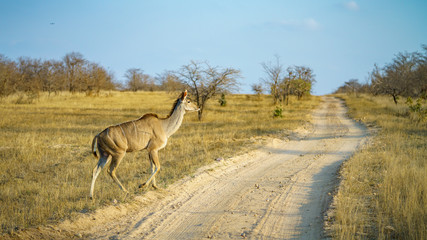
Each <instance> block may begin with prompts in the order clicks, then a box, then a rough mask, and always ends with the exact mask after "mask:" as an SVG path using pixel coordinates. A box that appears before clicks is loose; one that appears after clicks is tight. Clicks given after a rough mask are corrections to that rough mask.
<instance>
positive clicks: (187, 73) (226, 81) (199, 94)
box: [176, 61, 241, 121]
mask: <svg viewBox="0 0 427 240" xmlns="http://www.w3.org/2000/svg"><path fill="white" fill-rule="evenodd" d="M176 75H177V77H178V78H179V79H180V80H181V81H182V82H183V83H184V84H186V85H187V86H188V87H189V88H190V91H191V94H192V96H194V97H195V102H196V103H197V106H198V107H199V108H200V111H199V112H198V117H199V120H200V121H201V120H202V116H203V112H204V109H205V106H206V105H205V104H206V102H207V101H208V100H209V99H211V98H212V97H213V96H215V95H216V94H217V93H224V92H231V91H233V90H235V89H237V79H238V78H240V77H241V75H240V70H238V69H234V68H220V67H212V66H210V65H209V64H208V63H207V62H195V61H191V62H190V63H189V64H187V65H184V66H182V67H181V69H180V70H179V71H177V72H176Z"/></svg>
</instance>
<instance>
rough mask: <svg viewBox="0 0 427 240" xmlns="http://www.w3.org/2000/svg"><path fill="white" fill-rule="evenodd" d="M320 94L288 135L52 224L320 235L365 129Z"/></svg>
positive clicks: (138, 235)
mask: <svg viewBox="0 0 427 240" xmlns="http://www.w3.org/2000/svg"><path fill="white" fill-rule="evenodd" d="M323 100H324V102H323V103H322V104H321V106H320V107H319V108H318V109H317V110H316V111H314V113H313V119H314V120H313V125H312V127H311V128H310V129H309V130H304V131H299V133H298V134H294V136H293V137H290V138H291V139H289V138H287V139H282V140H280V139H273V140H271V141H270V142H269V143H268V144H267V145H264V146H261V147H260V148H258V149H257V150H253V151H250V152H248V153H246V154H244V155H241V156H237V157H234V158H232V159H226V160H224V161H221V162H217V163H215V164H212V165H209V166H206V167H204V168H202V169H199V171H198V172H197V173H196V174H195V175H194V176H192V177H187V178H185V179H182V180H180V181H179V182H177V183H175V184H174V185H172V186H170V187H169V188H168V189H164V190H158V191H150V192H148V193H146V194H144V195H143V196H139V197H136V201H135V202H134V203H132V204H120V205H117V206H111V207H108V208H104V209H101V210H98V211H97V212H96V213H94V214H90V215H85V216H83V217H81V218H79V219H78V220H76V221H75V222H64V223H62V224H61V225H59V226H58V227H57V228H56V229H57V230H59V231H61V232H62V233H64V232H68V233H77V236H78V237H83V238H89V239H204V238H215V239H242V238H249V239H319V238H322V237H323V236H322V234H323V216H324V211H325V210H326V207H327V206H328V203H329V200H330V199H329V198H330V196H329V194H328V193H330V192H331V191H332V190H333V188H334V187H335V186H336V184H337V170H338V169H339V166H340V164H341V163H342V162H343V161H344V160H345V159H347V158H348V157H349V156H351V155H352V153H353V152H354V151H355V150H356V149H357V148H358V146H359V145H360V144H361V143H362V141H364V139H365V136H366V134H367V132H366V130H365V128H364V127H362V126H360V125H358V124H357V123H355V122H354V121H352V120H350V119H348V118H347V117H346V115H345V114H346V109H345V107H344V105H343V103H342V102H341V101H340V100H338V99H336V98H330V97H324V98H323Z"/></svg>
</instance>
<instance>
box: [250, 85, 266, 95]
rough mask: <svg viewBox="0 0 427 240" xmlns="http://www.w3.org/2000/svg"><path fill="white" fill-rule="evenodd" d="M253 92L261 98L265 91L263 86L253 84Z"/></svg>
mask: <svg viewBox="0 0 427 240" xmlns="http://www.w3.org/2000/svg"><path fill="white" fill-rule="evenodd" d="M252 91H253V92H254V93H255V94H256V95H257V96H261V95H262V93H263V91H264V89H263V88H262V85H261V84H252Z"/></svg>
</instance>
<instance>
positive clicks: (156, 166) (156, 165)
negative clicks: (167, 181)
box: [139, 150, 160, 189]
mask: <svg viewBox="0 0 427 240" xmlns="http://www.w3.org/2000/svg"><path fill="white" fill-rule="evenodd" d="M148 157H149V159H150V164H151V176H150V177H149V178H148V180H147V181H146V182H145V183H143V184H141V185H139V188H143V187H145V186H148V185H149V184H150V183H152V184H153V187H154V188H155V189H157V185H156V174H157V172H158V171H159V170H160V162H159V155H158V153H157V150H151V151H149V152H148Z"/></svg>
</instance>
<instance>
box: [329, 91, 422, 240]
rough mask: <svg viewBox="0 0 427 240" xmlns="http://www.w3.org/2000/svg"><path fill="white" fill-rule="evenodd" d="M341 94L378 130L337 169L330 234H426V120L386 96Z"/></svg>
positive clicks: (397, 236)
mask: <svg viewBox="0 0 427 240" xmlns="http://www.w3.org/2000/svg"><path fill="white" fill-rule="evenodd" d="M341 97H343V98H345V100H346V103H347V105H348V106H349V108H350V114H351V116H353V117H354V118H356V119H360V120H361V121H363V122H365V123H366V124H367V125H368V126H375V127H377V128H378V130H377V132H376V134H374V136H373V138H372V144H370V145H369V146H367V147H366V148H364V149H363V150H362V151H361V152H359V153H357V154H355V155H354V156H353V157H352V158H351V159H350V160H348V161H347V162H346V163H345V164H344V167H343V169H342V176H343V179H344V180H343V182H342V184H341V186H340V189H339V192H338V195H337V199H336V200H337V201H336V203H337V206H336V220H335V223H334V225H333V229H334V230H335V238H336V239H427V230H426V226H427V166H426V164H427V124H426V123H425V122H424V123H423V122H417V121H415V119H414V118H413V117H411V114H410V113H409V112H408V106H407V105H406V104H404V103H399V104H398V105H395V104H394V102H393V101H392V99H390V98H389V97H373V96H361V97H354V96H352V97H351V96H344V95H343V96H341ZM401 102H404V101H403V100H402V101H401Z"/></svg>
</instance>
